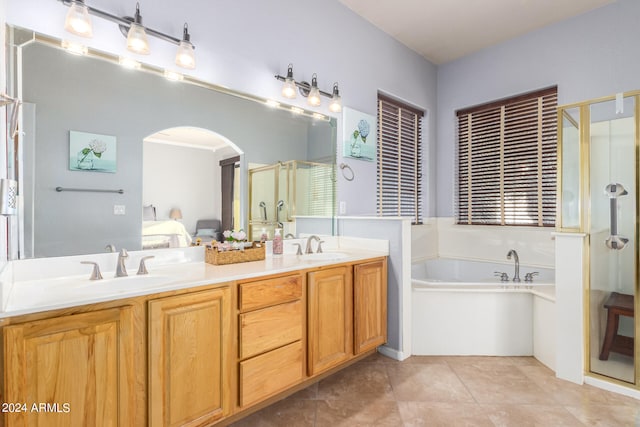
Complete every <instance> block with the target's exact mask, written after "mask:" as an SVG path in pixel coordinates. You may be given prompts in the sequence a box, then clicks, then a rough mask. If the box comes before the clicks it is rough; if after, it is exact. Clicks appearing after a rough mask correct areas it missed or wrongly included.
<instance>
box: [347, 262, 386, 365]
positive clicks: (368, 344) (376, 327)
mask: <svg viewBox="0 0 640 427" xmlns="http://www.w3.org/2000/svg"><path fill="white" fill-rule="evenodd" d="M353 323H354V353H355V354H360V353H362V352H365V351H369V350H373V349H375V348H376V347H378V346H380V345H382V344H384V343H385V342H386V341H387V260H386V259H381V260H377V261H373V262H368V263H365V264H357V265H355V266H354V267H353Z"/></svg>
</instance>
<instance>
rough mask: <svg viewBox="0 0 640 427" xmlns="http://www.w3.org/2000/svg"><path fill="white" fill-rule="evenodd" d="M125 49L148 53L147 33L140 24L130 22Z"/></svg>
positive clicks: (141, 53) (142, 53) (143, 53)
mask: <svg viewBox="0 0 640 427" xmlns="http://www.w3.org/2000/svg"><path fill="white" fill-rule="evenodd" d="M127 49H129V50H130V51H131V52H133V53H138V54H140V55H148V54H149V41H148V40H147V33H146V31H145V30H144V27H143V26H142V25H139V24H136V23H135V22H134V23H132V24H131V27H130V28H129V33H128V34H127Z"/></svg>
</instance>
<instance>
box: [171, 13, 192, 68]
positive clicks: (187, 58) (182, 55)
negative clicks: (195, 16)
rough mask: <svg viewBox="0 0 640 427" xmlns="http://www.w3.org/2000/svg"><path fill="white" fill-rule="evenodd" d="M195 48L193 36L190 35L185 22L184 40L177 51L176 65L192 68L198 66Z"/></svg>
mask: <svg viewBox="0 0 640 427" xmlns="http://www.w3.org/2000/svg"><path fill="white" fill-rule="evenodd" d="M193 49H194V48H193V45H192V44H191V36H190V35H189V27H188V26H187V23H186V22H185V24H184V31H183V33H182V40H181V41H180V44H179V45H178V52H177V53H176V65H179V66H180V67H182V68H188V69H190V70H193V69H194V68H196V55H195V54H194V53H193Z"/></svg>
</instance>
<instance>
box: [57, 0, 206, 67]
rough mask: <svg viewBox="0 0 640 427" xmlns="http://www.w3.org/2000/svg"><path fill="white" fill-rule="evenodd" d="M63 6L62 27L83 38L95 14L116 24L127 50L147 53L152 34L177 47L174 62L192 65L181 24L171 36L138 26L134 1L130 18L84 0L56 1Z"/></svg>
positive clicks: (88, 34)
mask: <svg viewBox="0 0 640 427" xmlns="http://www.w3.org/2000/svg"><path fill="white" fill-rule="evenodd" d="M58 1H60V2H61V3H62V4H64V5H65V6H68V7H69V11H68V12H67V18H66V20H65V26H64V28H65V30H67V31H69V32H71V33H73V34H77V35H80V36H83V37H91V36H92V26H91V20H90V19H89V15H94V16H98V17H100V18H103V19H106V20H108V21H111V22H115V23H116V24H118V26H119V27H120V31H121V32H122V33H123V34H124V35H125V37H127V49H129V50H130V51H131V52H134V53H137V54H141V55H148V54H149V52H150V49H149V40H148V36H153V37H156V38H159V39H162V40H164V41H167V42H169V43H173V44H175V45H177V46H178V51H177V54H176V64H177V65H179V66H181V67H183V68H187V69H191V70H192V69H194V68H195V67H196V60H195V55H194V49H195V47H194V45H193V44H192V43H191V37H190V35H189V31H188V28H187V24H184V27H183V35H182V38H181V39H179V38H176V37H172V36H170V35H168V34H165V33H162V32H160V31H156V30H154V29H152V28H149V27H145V26H143V25H142V16H141V15H140V4H139V3H136V12H135V15H134V16H133V17H130V16H125V17H119V16H115V15H112V14H111V13H109V12H105V11H102V10H100V9H96V8H94V7H91V6H87V5H86V4H85V0H58Z"/></svg>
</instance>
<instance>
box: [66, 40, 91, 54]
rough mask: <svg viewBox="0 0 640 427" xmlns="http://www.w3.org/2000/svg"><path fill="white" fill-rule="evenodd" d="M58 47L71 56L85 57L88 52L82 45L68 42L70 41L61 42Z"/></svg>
mask: <svg viewBox="0 0 640 427" xmlns="http://www.w3.org/2000/svg"><path fill="white" fill-rule="evenodd" d="M60 46H62V48H63V49H64V50H66V51H67V52H69V53H71V54H73V55H86V54H87V52H89V49H88V48H87V47H86V46H85V45H83V44H82V43H78V42H74V41H70V40H62V42H61V43H60Z"/></svg>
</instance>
